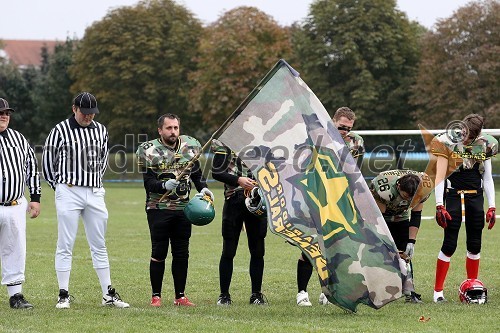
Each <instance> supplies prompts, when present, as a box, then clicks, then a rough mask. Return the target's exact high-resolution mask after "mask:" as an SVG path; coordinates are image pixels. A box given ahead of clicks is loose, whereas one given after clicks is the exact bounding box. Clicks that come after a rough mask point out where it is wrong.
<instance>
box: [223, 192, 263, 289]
mask: <svg viewBox="0 0 500 333" xmlns="http://www.w3.org/2000/svg"><path fill="white" fill-rule="evenodd" d="M243 224H244V225H245V230H246V234H247V240H248V249H249V251H250V280H251V282H252V292H260V291H261V287H262V277H263V274H264V254H265V243H264V239H265V237H266V234H267V221H266V219H262V218H259V217H257V216H255V215H254V214H252V213H250V212H249V211H248V209H247V208H246V206H245V196H244V195H243V191H236V193H235V194H234V195H233V196H232V197H231V198H229V199H227V200H226V201H225V202H224V208H223V211H222V238H223V245H222V255H221V259H220V263H219V278H220V289H221V292H222V293H229V286H230V284H231V278H232V275H233V258H234V256H235V255H236V250H237V249H238V242H239V239H240V234H241V231H242V228H243Z"/></svg>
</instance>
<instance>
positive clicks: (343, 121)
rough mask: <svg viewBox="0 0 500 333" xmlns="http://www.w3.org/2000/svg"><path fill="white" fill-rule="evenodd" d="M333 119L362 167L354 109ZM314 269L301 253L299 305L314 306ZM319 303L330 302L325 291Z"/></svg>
mask: <svg viewBox="0 0 500 333" xmlns="http://www.w3.org/2000/svg"><path fill="white" fill-rule="evenodd" d="M332 120H333V123H334V124H335V127H336V128H337V130H338V131H339V133H340V135H341V136H342V138H343V139H344V142H345V144H346V145H347V147H348V148H349V150H350V152H351V155H352V157H354V159H355V160H356V164H357V165H358V167H361V163H362V158H363V154H364V151H365V148H364V142H363V138H362V137H361V136H359V135H358V134H356V133H354V132H352V131H351V130H352V128H353V126H354V121H355V120H356V115H355V113H354V111H352V110H351V109H350V108H348V107H347V106H343V107H340V108H338V109H337V111H335V114H334V115H333V118H332ZM312 271H313V266H312V264H311V263H310V262H309V260H308V259H307V258H306V256H305V255H304V253H301V254H300V257H299V260H298V261H297V289H298V294H297V305H299V306H312V303H311V301H310V300H309V294H308V292H307V285H308V284H309V280H310V278H311V275H312ZM319 303H320V304H323V305H325V304H328V303H329V302H328V299H327V298H326V296H325V295H324V294H323V293H321V294H320V295H319Z"/></svg>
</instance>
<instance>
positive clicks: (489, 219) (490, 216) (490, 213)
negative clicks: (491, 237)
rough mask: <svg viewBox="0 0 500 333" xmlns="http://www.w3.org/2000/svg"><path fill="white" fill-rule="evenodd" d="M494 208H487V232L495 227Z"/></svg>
mask: <svg viewBox="0 0 500 333" xmlns="http://www.w3.org/2000/svg"><path fill="white" fill-rule="evenodd" d="M495 218H496V215H495V207H490V208H488V212H487V213H486V222H487V223H489V224H488V230H490V229H492V228H493V227H494V226H495Z"/></svg>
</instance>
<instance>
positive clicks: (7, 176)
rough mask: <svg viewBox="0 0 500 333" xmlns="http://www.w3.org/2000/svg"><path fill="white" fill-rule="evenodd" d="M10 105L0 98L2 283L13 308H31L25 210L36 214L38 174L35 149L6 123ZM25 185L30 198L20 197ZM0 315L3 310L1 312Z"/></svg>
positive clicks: (38, 202)
mask: <svg viewBox="0 0 500 333" xmlns="http://www.w3.org/2000/svg"><path fill="white" fill-rule="evenodd" d="M12 112H14V109H12V108H10V107H9V103H8V102H7V101H6V100H5V99H3V98H0V168H1V170H2V176H3V177H2V180H1V185H0V262H1V266H2V284H3V285H7V293H8V294H9V296H10V297H9V305H10V307H11V308H13V309H31V308H33V305H31V304H30V303H29V302H28V301H27V300H26V299H25V298H24V296H23V294H22V283H23V282H24V280H25V275H24V269H25V267H26V211H28V212H29V213H30V215H31V218H36V217H37V216H38V214H40V195H41V187H40V175H39V173H38V165H37V159H36V156H35V153H34V151H33V149H32V148H31V146H30V145H29V143H28V141H27V140H26V138H25V137H24V136H23V135H22V134H21V133H19V132H18V131H16V130H13V129H11V128H8V127H9V123H10V115H11V113H12ZM25 186H27V187H28V188H29V193H30V198H31V200H30V202H29V203H28V201H27V200H26V198H25V197H24V189H25ZM2 315H3V314H2Z"/></svg>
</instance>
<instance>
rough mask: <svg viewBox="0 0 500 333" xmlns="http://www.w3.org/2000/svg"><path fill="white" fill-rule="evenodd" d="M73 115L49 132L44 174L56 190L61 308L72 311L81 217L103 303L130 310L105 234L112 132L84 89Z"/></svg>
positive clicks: (93, 100) (57, 269)
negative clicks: (114, 279) (114, 280)
mask: <svg viewBox="0 0 500 333" xmlns="http://www.w3.org/2000/svg"><path fill="white" fill-rule="evenodd" d="M72 110H73V115H72V116H71V117H70V118H69V119H66V120H64V121H62V122H60V123H59V124H57V125H56V126H55V127H54V128H53V129H52V130H51V131H50V133H49V136H48V137H47V140H46V141H45V146H44V149H43V175H44V177H45V179H46V180H47V183H48V184H49V185H50V187H51V188H52V189H54V190H55V201H56V211H57V231H58V232H57V249H56V260H55V268H56V274H57V282H58V284H59V298H58V301H57V304H56V308H58V309H68V308H69V307H70V301H71V297H70V294H69V279H70V273H71V264H72V258H73V246H74V244H75V240H76V235H77V232H78V221H79V219H80V217H82V220H83V225H84V227H85V234H86V235H87V242H88V243H89V246H90V253H91V256H92V264H93V266H94V269H95V271H96V273H97V277H98V278H99V283H100V285H101V290H102V304H103V305H107V306H114V307H117V308H128V307H129V304H128V303H125V302H124V301H122V300H121V298H120V295H119V294H118V293H117V292H116V290H115V288H113V287H112V286H111V274H110V269H109V259H108V251H107V248H106V241H105V234H106V228H107V225H108V210H107V208H106V203H105V202H104V194H105V190H104V187H103V184H102V177H103V175H104V171H105V170H106V167H107V164H108V131H107V129H106V127H104V125H102V124H100V123H98V122H97V121H95V120H94V116H95V115H96V114H97V113H99V109H98V108H97V100H96V99H95V97H94V96H93V95H92V94H90V93H88V92H82V93H80V94H78V95H77V96H76V97H75V98H74V100H73V106H72Z"/></svg>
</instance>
